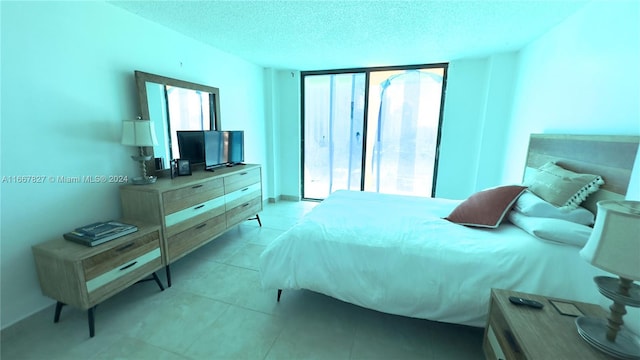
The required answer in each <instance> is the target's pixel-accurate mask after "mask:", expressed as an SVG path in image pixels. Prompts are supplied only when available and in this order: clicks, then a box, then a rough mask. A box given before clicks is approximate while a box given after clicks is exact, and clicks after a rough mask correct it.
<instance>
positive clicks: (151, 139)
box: [122, 120, 158, 185]
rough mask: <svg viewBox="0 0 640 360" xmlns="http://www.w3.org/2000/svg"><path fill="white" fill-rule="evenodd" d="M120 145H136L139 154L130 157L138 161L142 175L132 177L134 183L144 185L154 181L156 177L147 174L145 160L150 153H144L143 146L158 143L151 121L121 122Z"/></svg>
mask: <svg viewBox="0 0 640 360" xmlns="http://www.w3.org/2000/svg"><path fill="white" fill-rule="evenodd" d="M122 145H128V146H138V147H139V148H140V155H132V156H131V158H132V159H133V160H135V161H139V162H140V169H141V171H142V176H140V177H134V178H133V179H132V180H131V181H132V182H133V183H134V184H138V185H144V184H151V183H154V182H156V180H157V177H155V176H147V165H146V162H147V161H149V160H151V155H145V153H144V147H145V146H155V145H158V139H157V138H156V133H155V131H154V127H153V122H151V121H150V120H125V121H123V122H122Z"/></svg>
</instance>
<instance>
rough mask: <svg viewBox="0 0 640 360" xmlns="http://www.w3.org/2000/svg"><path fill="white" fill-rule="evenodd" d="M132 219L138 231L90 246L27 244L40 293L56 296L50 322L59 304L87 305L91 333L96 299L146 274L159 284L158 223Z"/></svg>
mask: <svg viewBox="0 0 640 360" xmlns="http://www.w3.org/2000/svg"><path fill="white" fill-rule="evenodd" d="M130 223H131V222H130ZM134 224H135V225H137V226H138V231H136V232H134V233H132V234H129V235H125V236H123V237H120V238H118V239H115V240H111V241H109V242H106V243H104V244H100V245H98V246H94V247H89V246H84V245H79V244H76V243H74V242H71V241H67V240H64V239H56V240H51V241H47V242H44V243H42V244H38V245H36V246H34V247H33V248H32V250H33V257H34V259H35V262H36V269H37V272H38V280H39V282H40V288H41V289H42V293H43V294H44V295H47V296H49V297H51V298H53V299H55V300H57V304H56V310H55V315H54V320H53V321H54V322H58V320H59V319H60V312H61V311H62V307H63V306H64V305H67V304H68V305H72V306H75V307H77V308H80V309H82V310H87V315H88V318H89V336H90V337H93V336H94V334H95V330H94V329H95V326H94V310H95V307H96V305H97V304H99V303H100V302H102V301H104V300H106V299H108V298H109V297H111V296H113V295H115V294H117V293H119V292H120V291H122V290H124V289H126V288H127V287H129V286H131V285H132V284H134V283H136V282H139V281H144V280H147V279H146V277H148V276H149V275H151V276H152V278H149V280H155V282H156V283H157V284H158V286H159V287H160V290H161V291H162V290H164V287H163V286H162V283H161V282H160V279H159V278H158V276H157V275H156V273H155V271H157V270H158V269H160V268H162V256H161V251H160V227H159V226H147V225H142V224H137V223H134Z"/></svg>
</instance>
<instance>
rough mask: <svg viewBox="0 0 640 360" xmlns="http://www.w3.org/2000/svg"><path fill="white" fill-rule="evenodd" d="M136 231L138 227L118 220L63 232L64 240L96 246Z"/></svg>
mask: <svg viewBox="0 0 640 360" xmlns="http://www.w3.org/2000/svg"><path fill="white" fill-rule="evenodd" d="M136 231H138V227H137V226H135V225H132V224H125V223H122V222H119V221H113V220H112V221H103V222H98V223H93V224H89V225H85V226H82V227H79V228H77V229H75V230H73V231H70V232H68V233H65V234H64V235H63V237H64V238H65V239H66V240H69V241H73V242H76V243H78V244H82V245H86V246H96V245H100V244H103V243H105V242H107V241H111V240H114V239H117V238H119V237H121V236H125V235H128V234H131V233H133V232H136Z"/></svg>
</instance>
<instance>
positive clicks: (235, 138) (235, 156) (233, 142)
mask: <svg viewBox="0 0 640 360" xmlns="http://www.w3.org/2000/svg"><path fill="white" fill-rule="evenodd" d="M225 133H226V139H227V141H226V144H227V145H226V147H227V163H228V164H229V165H235V164H242V163H243V162H244V131H240V130H235V131H225Z"/></svg>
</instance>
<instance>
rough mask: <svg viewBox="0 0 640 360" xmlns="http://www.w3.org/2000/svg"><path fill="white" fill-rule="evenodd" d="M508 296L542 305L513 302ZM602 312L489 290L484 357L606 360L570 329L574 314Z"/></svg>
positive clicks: (592, 307) (588, 306)
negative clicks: (533, 305) (534, 305)
mask: <svg viewBox="0 0 640 360" xmlns="http://www.w3.org/2000/svg"><path fill="white" fill-rule="evenodd" d="M510 297H517V298H523V299H527V300H531V301H536V302H539V303H540V304H542V305H546V306H543V307H542V308H539V309H538V308H532V307H529V306H522V305H514V304H512V303H511V302H510V301H509V298H510ZM605 313H606V312H605V311H604V310H603V309H602V308H601V307H600V306H599V305H596V304H587V303H583V302H577V301H571V300H563V299H555V298H549V297H546V296H540V295H533V294H527V293H522V292H516V291H509V290H500V289H492V290H491V296H490V300H489V318H488V321H487V325H486V327H485V331H484V339H483V341H482V348H483V350H484V353H485V357H486V358H487V359H503V360H506V359H530V360H531V359H539V360H547V359H580V360H590V359H610V357H609V356H607V355H606V354H603V353H601V352H599V351H598V350H596V349H594V348H593V347H591V346H589V345H588V344H586V343H585V342H584V341H582V339H581V338H580V336H579V335H578V334H577V332H576V331H575V330H574V329H575V327H574V326H575V325H574V319H575V316H577V315H574V314H580V315H582V314H584V315H589V316H596V317H598V316H603V315H604V314H605Z"/></svg>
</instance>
